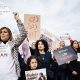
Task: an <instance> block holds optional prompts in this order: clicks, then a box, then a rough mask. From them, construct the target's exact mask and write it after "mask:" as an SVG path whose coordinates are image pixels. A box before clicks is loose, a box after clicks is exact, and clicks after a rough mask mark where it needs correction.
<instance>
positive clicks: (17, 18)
mask: <svg viewBox="0 0 80 80" xmlns="http://www.w3.org/2000/svg"><path fill="white" fill-rule="evenodd" d="M13 14H14V19H15V20H16V22H17V21H18V20H19V14H18V13H17V12H13Z"/></svg>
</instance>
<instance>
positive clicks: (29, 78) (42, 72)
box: [25, 68, 47, 80]
mask: <svg viewBox="0 0 80 80" xmlns="http://www.w3.org/2000/svg"><path fill="white" fill-rule="evenodd" d="M25 75H26V80H47V75H46V69H45V68H44V69H37V70H30V71H25Z"/></svg>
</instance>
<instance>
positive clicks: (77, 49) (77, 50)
mask: <svg viewBox="0 0 80 80" xmlns="http://www.w3.org/2000/svg"><path fill="white" fill-rule="evenodd" d="M74 42H77V44H78V48H76V49H75V48H74V47H73V44H74ZM71 47H72V48H73V49H74V51H75V52H76V53H77V52H80V48H79V43H78V41H77V40H74V41H72V42H71Z"/></svg>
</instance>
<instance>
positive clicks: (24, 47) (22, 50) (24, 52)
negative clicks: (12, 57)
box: [19, 38, 31, 63]
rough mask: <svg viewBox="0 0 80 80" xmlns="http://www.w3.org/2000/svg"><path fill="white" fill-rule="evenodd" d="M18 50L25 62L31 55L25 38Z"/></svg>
mask: <svg viewBox="0 0 80 80" xmlns="http://www.w3.org/2000/svg"><path fill="white" fill-rule="evenodd" d="M19 51H20V54H21V55H22V57H23V59H24V61H25V63H27V59H28V58H29V57H30V56H31V53H30V48H29V42H28V40H27V38H26V39H25V40H24V41H23V43H22V44H21V45H20V47H19Z"/></svg>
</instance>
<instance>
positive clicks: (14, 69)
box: [0, 13, 26, 80]
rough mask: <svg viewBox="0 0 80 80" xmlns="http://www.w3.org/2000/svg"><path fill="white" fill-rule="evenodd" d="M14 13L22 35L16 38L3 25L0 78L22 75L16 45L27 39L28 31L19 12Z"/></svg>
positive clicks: (5, 78)
mask: <svg viewBox="0 0 80 80" xmlns="http://www.w3.org/2000/svg"><path fill="white" fill-rule="evenodd" d="M13 14H14V18H15V20H16V22H17V26H18V29H19V31H20V35H19V36H18V37H17V39H15V40H14V39H13V37H12V32H11V30H10V29H9V28H7V27H2V28H1V29H0V65H1V66H0V80H18V77H20V65H19V61H18V53H17V52H16V49H15V47H16V46H18V47H19V45H20V44H21V43H22V41H23V40H24V39H25V37H26V31H25V29H24V25H23V23H22V22H21V20H20V19H19V14H18V13H13Z"/></svg>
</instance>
